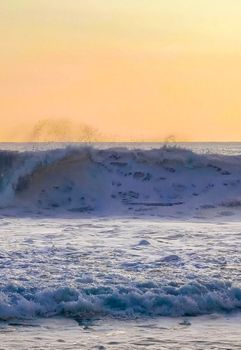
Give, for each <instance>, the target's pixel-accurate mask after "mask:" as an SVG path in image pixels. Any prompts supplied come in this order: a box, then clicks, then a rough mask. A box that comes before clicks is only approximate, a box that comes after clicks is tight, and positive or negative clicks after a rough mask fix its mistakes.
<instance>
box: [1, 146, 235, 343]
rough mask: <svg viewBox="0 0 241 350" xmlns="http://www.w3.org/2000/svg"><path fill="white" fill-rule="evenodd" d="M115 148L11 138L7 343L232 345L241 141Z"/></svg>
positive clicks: (5, 178) (5, 202) (7, 155)
mask: <svg viewBox="0 0 241 350" xmlns="http://www.w3.org/2000/svg"><path fill="white" fill-rule="evenodd" d="M121 146H122V147H121V148H120V147H119V148H118V149H117V148H115V149H113V147H112V146H111V148H110V147H107V146H106V145H105V146H104V147H102V148H100V147H95V148H94V149H93V148H89V147H86V146H85V147H83V146H81V147H76V145H74V147H73V145H71V147H69V146H68V147H67V148H66V147H64V148H63V145H62V146H61V145H58V147H57V148H58V150H55V149H54V145H51V149H49V146H48V145H37V149H33V147H32V145H17V147H18V148H19V151H20V153H19V152H18V151H17V150H16V145H5V150H4V151H3V152H2V153H1V155H0V159H1V174H2V180H1V193H2V195H1V198H0V202H1V209H0V215H1V219H0V233H1V234H0V241H1V251H0V267H1V269H0V276H1V278H0V319H1V323H0V340H1V347H2V348H4V349H12V348H19V349H26V348H36V349H43V348H44V349H68V348H71V349H82V348H83V349H139V348H140V349H146V348H149V349H184V348H185V349H227V348H229V349H239V348H240V344H241V337H240V335H239V324H240V314H239V310H240V307H241V281H240V279H241V276H240V266H241V226H240V207H241V205H240V201H241V196H240V195H241V175H240V174H241V172H240V169H241V165H240V164H241V163H240V160H241V156H240V155H239V154H241V151H240V153H239V152H238V149H239V147H240V146H239V145H230V144H229V145H226V151H222V152H221V151H220V149H221V148H222V149H224V148H225V145H216V152H207V151H205V145H200V144H199V145H196V147H199V151H197V149H196V150H194V149H192V150H190V149H189V150H186V149H183V148H180V147H178V148H177V147H175V148H166V147H164V148H159V149H158V147H156V145H155V149H154V148H153V147H149V146H150V145H149V146H147V145H145V146H143V147H141V146H140V145H138V150H136V149H134V148H135V147H133V145H132V146H131V147H129V148H123V145H121ZM189 146H190V145H189ZM209 147H214V146H213V145H211V146H209ZM214 150H215V149H214ZM232 150H233V151H232ZM16 151H17V152H16ZM218 151H219V152H218ZM215 153H216V154H215Z"/></svg>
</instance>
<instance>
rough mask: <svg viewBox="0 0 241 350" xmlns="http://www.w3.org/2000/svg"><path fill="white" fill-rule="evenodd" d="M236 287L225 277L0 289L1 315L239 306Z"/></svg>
mask: <svg viewBox="0 0 241 350" xmlns="http://www.w3.org/2000/svg"><path fill="white" fill-rule="evenodd" d="M240 308H241V289H240V288H237V287H233V286H232V285H231V284H229V283H224V282H220V281H213V282H209V283H207V284H203V283H202V284H201V283H198V282H193V283H191V284H187V285H183V286H182V287H173V286H171V285H169V286H165V287H160V286H158V285H155V284H154V283H151V282H150V283H148V284H147V283H146V284H145V283H143V285H136V286H134V285H133V286H132V287H125V286H123V287H120V286H119V287H118V286H117V287H115V288H110V287H104V286H103V287H93V288H89V289H87V288H86V289H83V290H77V289H73V288H58V289H43V290H38V289H35V288H31V289H25V288H21V287H19V286H18V287H16V286H6V287H5V288H2V289H1V291H0V319H1V320H9V319H27V318H32V317H52V316H65V317H71V318H77V317H79V318H82V319H85V318H95V317H98V316H102V317H103V316H112V317H121V318H123V317H127V318H133V317H143V316H152V317H154V316H169V317H177V316H198V315H203V314H211V313H220V312H221V313H222V312H231V311H238V310H240Z"/></svg>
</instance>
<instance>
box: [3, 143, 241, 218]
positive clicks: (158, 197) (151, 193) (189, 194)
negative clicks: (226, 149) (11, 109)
mask: <svg viewBox="0 0 241 350" xmlns="http://www.w3.org/2000/svg"><path fill="white" fill-rule="evenodd" d="M0 193H1V197H0V206H1V208H2V209H4V208H7V207H11V208H18V209H19V208H20V207H21V209H23V210H26V209H27V210H32V211H34V210H38V211H39V212H42V213H44V212H45V211H46V210H48V213H50V212H51V211H52V212H55V213H57V212H58V211H60V210H64V211H68V212H69V213H75V214H79V215H80V214H83V213H85V214H88V215H89V214H92V215H93V214H97V213H103V214H109V215H112V214H115V215H116V214H118V215H121V214H128V215H133V214H137V213H138V214H148V215H149V214H151V215H166V214H168V215H169V214H173V213H177V212H179V214H180V215H185V213H188V215H196V214H197V213H198V212H207V211H210V210H219V211H222V212H225V211H227V210H230V208H231V209H232V210H235V209H238V208H240V206H241V205H240V203H241V156H224V155H200V154H199V155H198V154H195V153H194V152H192V151H189V150H185V149H181V148H173V147H162V148H160V149H152V150H141V149H136V150H130V149H127V148H110V149H96V148H92V147H82V148H81V147H79V148H77V147H76V148H75V147H67V148H65V149H56V150H48V151H32V152H15V151H1V152H0Z"/></svg>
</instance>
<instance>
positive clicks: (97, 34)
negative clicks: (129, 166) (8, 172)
mask: <svg viewBox="0 0 241 350" xmlns="http://www.w3.org/2000/svg"><path fill="white" fill-rule="evenodd" d="M240 18H241V1H240V0H169V1H166V0H88V1H86V0H8V1H3V2H2V3H1V5H0V36H1V40H0V63H1V64H0V122H1V124H0V125H1V128H0V141H22V140H25V139H27V138H28V137H29V133H31V130H32V129H33V128H34V127H36V125H38V124H39V123H41V121H42V120H48V121H50V123H51V122H52V121H53V123H55V124H56V123H59V124H61V123H62V121H63V120H64V122H65V123H66V121H68V122H69V123H70V125H71V128H70V129H71V130H72V129H76V127H77V125H80V124H81V125H82V124H84V125H88V126H90V127H91V128H95V129H96V130H98V131H99V134H100V135H102V136H101V137H102V139H103V140H106V141H108V140H122V141H134V140H143V141H159V140H165V139H166V138H168V137H169V136H170V135H174V138H175V139H176V140H180V141H241V98H240V92H241V20H240ZM70 129H69V130H70ZM67 138H69V140H70V141H71V139H72V138H73V134H72V132H70V133H69V135H67Z"/></svg>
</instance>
